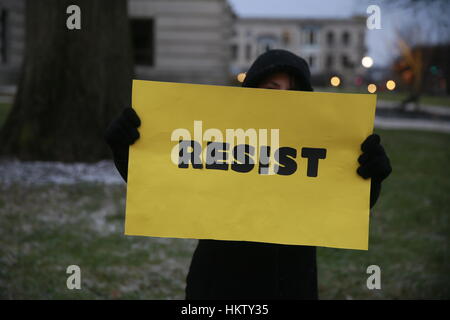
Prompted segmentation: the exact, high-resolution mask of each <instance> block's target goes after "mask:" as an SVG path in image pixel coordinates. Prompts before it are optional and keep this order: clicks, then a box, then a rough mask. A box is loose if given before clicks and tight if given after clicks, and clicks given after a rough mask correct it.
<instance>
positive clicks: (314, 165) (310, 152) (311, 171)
mask: <svg viewBox="0 0 450 320" xmlns="http://www.w3.org/2000/svg"><path fill="white" fill-rule="evenodd" d="M326 157H327V149H320V148H302V158H308V172H307V175H308V177H317V174H318V173H317V171H318V169H319V159H325V158H326Z"/></svg>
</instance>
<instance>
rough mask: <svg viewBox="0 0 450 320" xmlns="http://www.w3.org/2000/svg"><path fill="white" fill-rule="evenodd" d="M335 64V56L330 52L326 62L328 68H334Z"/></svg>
mask: <svg viewBox="0 0 450 320" xmlns="http://www.w3.org/2000/svg"><path fill="white" fill-rule="evenodd" d="M333 64H334V59H333V56H332V55H331V54H329V55H328V56H327V59H326V62H325V65H326V67H327V69H332V68H333Z"/></svg>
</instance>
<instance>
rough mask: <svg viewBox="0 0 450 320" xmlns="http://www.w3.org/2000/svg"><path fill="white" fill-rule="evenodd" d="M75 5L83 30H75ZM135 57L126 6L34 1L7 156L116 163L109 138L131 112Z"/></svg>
mask: <svg viewBox="0 0 450 320" xmlns="http://www.w3.org/2000/svg"><path fill="white" fill-rule="evenodd" d="M70 5H77V6H79V7H80V9H81V29H80V30H77V29H74V30H69V29H68V28H67V27H66V20H67V19H68V18H69V16H71V14H68V13H66V9H67V7H68V6H70ZM131 78H132V52H131V40H130V32H129V23H128V16H127V2H126V0H70V1H67V0H39V1H36V0H27V3H26V50H25V59H24V65H23V68H22V75H21V80H20V83H19V87H18V92H17V95H16V99H15V102H14V105H13V108H12V110H11V112H10V113H9V116H8V118H7V119H6V122H5V124H4V126H3V128H2V130H1V132H0V153H2V154H3V155H7V156H13V157H17V158H19V159H22V160H49V161H56V160H58V161H96V160H99V159H105V158H109V157H110V152H109V149H108V147H107V145H106V144H105V142H104V139H103V134H104V131H105V129H106V126H107V125H108V123H109V122H110V121H111V120H112V118H113V117H114V116H115V115H117V114H118V113H119V112H120V110H121V109H122V108H124V107H125V106H130V105H131V102H130V98H131Z"/></svg>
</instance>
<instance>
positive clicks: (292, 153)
mask: <svg viewBox="0 0 450 320" xmlns="http://www.w3.org/2000/svg"><path fill="white" fill-rule="evenodd" d="M296 157H297V150H295V149H294V148H289V147H281V148H280V149H278V150H277V151H275V159H276V160H277V162H278V163H279V164H280V165H282V166H279V165H275V168H274V170H275V172H276V173H277V174H279V175H282V176H288V175H291V174H293V173H294V172H295V171H297V162H295V160H294V159H292V158H296Z"/></svg>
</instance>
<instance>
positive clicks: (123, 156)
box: [105, 108, 141, 181]
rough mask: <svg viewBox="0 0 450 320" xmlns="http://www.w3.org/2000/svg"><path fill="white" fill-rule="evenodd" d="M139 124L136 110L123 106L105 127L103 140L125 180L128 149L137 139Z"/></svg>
mask: <svg viewBox="0 0 450 320" xmlns="http://www.w3.org/2000/svg"><path fill="white" fill-rule="evenodd" d="M140 125H141V120H140V119H139V117H138V115H137V113H136V111H134V109H133V108H125V109H124V110H123V111H122V113H121V114H120V115H119V116H118V117H117V118H115V119H114V120H113V121H112V122H111V124H110V125H109V127H108V128H107V129H106V133H105V140H106V142H107V143H108V145H109V147H110V148H111V150H112V153H113V157H114V163H115V165H116V168H117V170H118V171H119V173H120V175H121V176H122V178H123V179H124V180H125V181H127V176H128V150H129V147H130V145H132V144H133V143H134V142H136V140H137V139H139V131H138V130H137V128H138V127H139V126H140Z"/></svg>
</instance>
